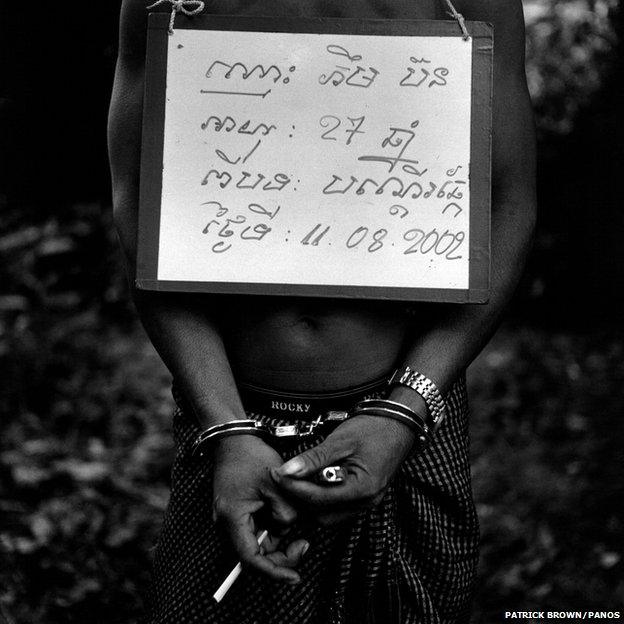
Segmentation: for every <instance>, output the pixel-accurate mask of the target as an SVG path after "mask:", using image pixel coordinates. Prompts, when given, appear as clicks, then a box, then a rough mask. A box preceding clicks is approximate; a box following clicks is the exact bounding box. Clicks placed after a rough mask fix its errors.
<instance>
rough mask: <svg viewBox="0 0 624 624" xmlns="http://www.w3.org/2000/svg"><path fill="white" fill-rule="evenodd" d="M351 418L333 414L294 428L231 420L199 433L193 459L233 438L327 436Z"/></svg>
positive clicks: (340, 412)
mask: <svg viewBox="0 0 624 624" xmlns="http://www.w3.org/2000/svg"><path fill="white" fill-rule="evenodd" d="M349 417H350V413H349V412H347V411H342V410H340V411H338V410H332V411H328V412H327V413H326V414H325V417H323V416H318V418H316V419H315V420H313V421H312V422H309V423H296V424H292V425H270V424H267V423H263V422H261V421H259V420H253V419H251V418H247V419H241V420H231V421H229V422H227V423H223V424H221V425H214V426H213V427H209V428H208V429H206V430H205V431H203V432H202V433H200V434H199V435H198V436H197V438H196V439H195V441H194V442H193V451H192V452H193V456H194V457H197V458H203V457H204V456H205V454H206V449H207V448H208V446H209V445H210V443H212V442H216V441H217V440H220V439H221V438H225V437H229V436H233V435H255V436H257V437H259V438H263V439H264V440H267V441H268V440H274V441H280V440H283V441H297V440H304V439H306V438H309V437H311V436H313V435H318V434H322V433H326V432H328V431H329V430H331V429H333V428H335V427H337V426H338V425H339V424H340V423H342V422H344V421H345V420H347V419H348V418H349Z"/></svg>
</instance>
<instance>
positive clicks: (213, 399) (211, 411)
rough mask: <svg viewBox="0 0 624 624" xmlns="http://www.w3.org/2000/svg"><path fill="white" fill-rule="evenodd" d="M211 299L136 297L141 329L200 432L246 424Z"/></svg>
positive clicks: (175, 295)
mask: <svg viewBox="0 0 624 624" xmlns="http://www.w3.org/2000/svg"><path fill="white" fill-rule="evenodd" d="M210 299H211V298H210V297H209V296H201V295H199V296H198V295H183V294H180V293H172V294H168V293H151V292H146V291H135V293H134V301H135V304H136V306H137V310H138V312H139V316H140V318H141V321H142V323H143V326H144V327H145V329H146V331H147V333H148V335H149V337H150V339H151V341H152V344H153V345H154V347H155V348H156V350H157V351H158V353H159V355H160V357H161V358H162V360H163V361H164V363H165V365H166V366H167V368H168V369H169V371H170V372H171V374H172V375H173V378H174V379H175V381H176V384H177V385H178V387H179V388H180V390H181V391H182V394H183V395H184V397H185V399H186V400H187V401H188V402H189V403H190V405H191V407H192V408H193V411H194V413H195V416H196V417H197V420H198V423H199V425H200V426H201V427H208V426H210V425H213V424H218V423H221V422H227V421H229V420H234V419H238V418H245V412H244V409H243V406H242V404H241V400H240V397H239V395H238V391H237V389H236V385H235V382H234V377H233V375H232V370H231V368H230V364H229V361H228V358H227V355H226V351H225V347H224V345H223V342H222V340H221V336H220V334H219V331H218V329H217V327H216V323H215V322H214V320H213V319H211V316H210Z"/></svg>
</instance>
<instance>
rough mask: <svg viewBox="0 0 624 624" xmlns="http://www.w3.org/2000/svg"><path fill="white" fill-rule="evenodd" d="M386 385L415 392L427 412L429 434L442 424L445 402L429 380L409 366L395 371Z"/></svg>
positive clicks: (444, 414)
mask: <svg viewBox="0 0 624 624" xmlns="http://www.w3.org/2000/svg"><path fill="white" fill-rule="evenodd" d="M388 385H390V386H394V385H400V386H407V387H408V388H411V389H412V390H414V391H415V392H417V393H418V394H419V395H420V396H421V397H422V398H423V400H424V401H425V404H426V405H427V409H428V411H429V414H428V417H427V426H428V428H429V430H430V431H431V433H435V432H436V431H437V429H438V428H439V427H440V425H441V424H442V421H443V420H444V417H445V416H446V411H447V410H446V402H445V401H444V398H443V397H442V394H441V393H440V391H439V390H438V387H437V386H436V385H435V383H434V382H433V381H431V379H429V378H428V377H426V376H425V375H423V374H422V373H419V372H418V371H415V370H412V369H411V368H410V367H409V366H406V367H405V368H404V369H400V368H399V369H397V370H396V371H395V372H394V373H393V374H392V377H390V381H389V382H388Z"/></svg>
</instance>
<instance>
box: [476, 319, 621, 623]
mask: <svg viewBox="0 0 624 624" xmlns="http://www.w3.org/2000/svg"><path fill="white" fill-rule="evenodd" d="M470 373H471V375H470V382H471V383H470V389H471V395H472V413H473V417H472V450H473V483H474V489H475V497H476V501H477V507H478V510H479V516H480V520H481V533H482V550H481V570H480V574H481V579H480V584H479V594H478V597H477V609H476V614H475V620H474V621H475V622H484V623H488V624H489V622H494V621H498V620H499V619H500V613H501V612H502V611H505V610H527V609H536V610H539V609H546V608H550V607H552V608H554V609H557V608H561V609H564V608H565V609H569V608H573V607H574V606H577V607H578V608H585V609H589V608H592V606H593V607H595V609H597V610H598V609H607V608H609V607H611V608H621V606H622V604H624V591H623V589H624V588H623V586H622V582H621V579H622V555H623V554H624V526H623V523H622V515H621V510H620V507H621V504H620V503H619V502H618V501H621V500H622V497H623V496H624V481H623V480H622V476H623V475H624V461H623V454H622V451H621V448H620V447H621V440H622V439H623V436H624V419H622V415H623V414H624V383H623V381H624V334H623V333H622V332H621V331H620V330H617V331H609V330H605V329H603V330H600V329H593V330H590V329H587V330H586V331H584V332H576V333H572V332H566V333H563V332H555V333H553V332H549V331H545V330H539V329H537V328H529V327H516V328H512V327H511V326H510V327H507V328H506V329H505V330H504V331H502V332H499V334H497V336H496V337H495V338H494V340H493V341H492V343H491V344H490V345H489V346H488V348H487V349H486V351H485V353H484V354H483V355H482V356H481V357H480V358H479V359H478V360H477V361H476V363H475V364H474V365H473V367H472V368H471V370H470Z"/></svg>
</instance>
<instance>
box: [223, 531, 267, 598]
mask: <svg viewBox="0 0 624 624" xmlns="http://www.w3.org/2000/svg"><path fill="white" fill-rule="evenodd" d="M268 534H269V532H268V531H267V530H266V529H265V530H264V531H262V533H260V535H258V545H260V544H262V542H264V540H265V539H266V536H267V535H268ZM242 569H243V564H242V563H241V562H240V561H239V562H238V563H237V564H236V565H235V566H234V567H233V568H232V571H231V572H230V573H229V574H228V575H227V577H226V578H225V581H223V583H221V586H220V587H219V589H217V591H216V592H215V593H214V596H213V598H214V599H215V600H216V601H217V602H221V601H222V600H223V596H225V594H227V592H228V590H229V589H230V587H232V585H234V581H235V580H236V579H237V578H238V576H239V574H240V573H241V571H242Z"/></svg>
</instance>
